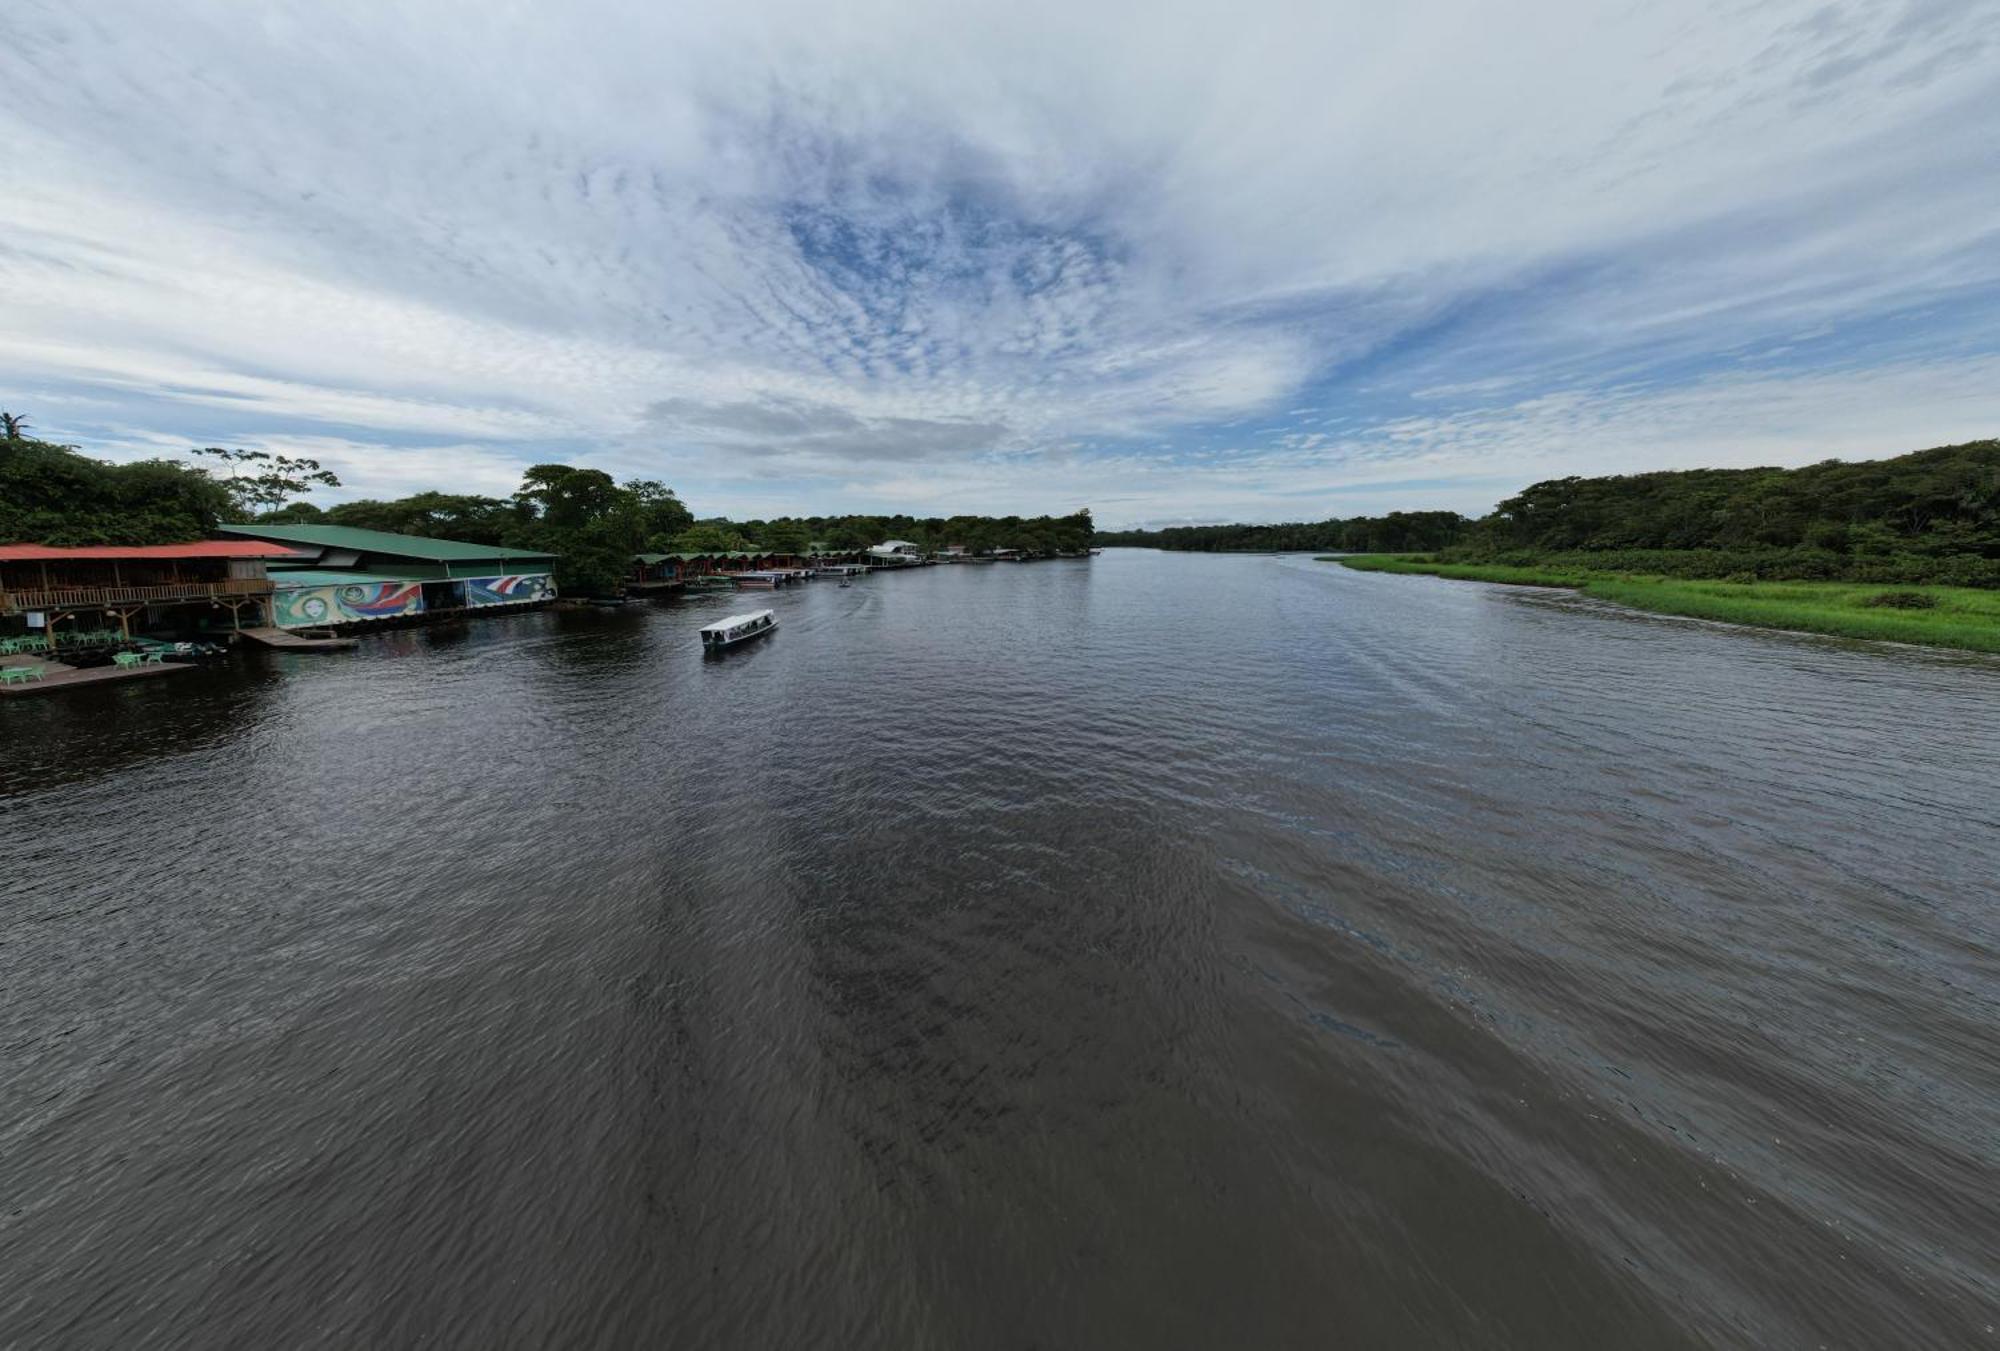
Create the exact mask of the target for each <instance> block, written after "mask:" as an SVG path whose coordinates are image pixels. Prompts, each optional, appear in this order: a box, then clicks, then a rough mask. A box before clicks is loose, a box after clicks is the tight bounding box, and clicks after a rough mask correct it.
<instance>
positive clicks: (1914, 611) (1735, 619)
mask: <svg viewBox="0 0 2000 1351" xmlns="http://www.w3.org/2000/svg"><path fill="white" fill-rule="evenodd" d="M1324 561H1326V562H1334V563H1340V564H1343V565H1345V566H1347V567H1350V568H1356V569H1358V570H1360V571H1362V572H1403V573H1423V574H1428V575H1431V576H1437V577H1451V578H1457V579H1460V580H1464V581H1473V582H1504V583H1507V584H1509V585H1513V586H1551V587H1569V588H1574V589H1575V590H1579V591H1581V592H1583V593H1584V594H1585V595H1587V596H1594V597H1596V598H1598V599H1599V600H1608V601H1613V602H1616V603H1617V604H1620V605H1630V606H1632V607H1633V608H1634V609H1639V610H1651V611H1654V612H1655V613H1658V614H1670V615H1686V616H1688V617H1690V618H1694V619H1714V620H1720V621H1722V622H1724V623H1729V624H1748V625H1752V626H1754V627H1756V628H1765V629H1790V630H1794V631H1796V632H1801V633H1825V634H1832V635H1835V636H1838V637H1843V638H1874V639H1880V640H1884V641H1888V642H1897V643H1921V644H1924V645H1925V646H1929V647H1955V648H1963V649H1965V650H1967V651H1971V652H2000V591H1985V590H1975V589H1973V588H1970V587H1955V586H1882V585H1876V584H1871V583H1861V582H1723V581H1690V580H1687V579H1685V578H1677V577H1650V576H1643V575H1636V574H1629V573H1615V572H1605V571H1598V570H1594V569H1590V568H1578V567H1572V566H1567V565H1563V566H1554V567H1536V566H1527V567H1514V566H1508V565H1504V564H1496V563H1440V562H1435V561H1432V560H1431V559H1430V558H1429V557H1428V556H1426V555H1422V554H1403V555H1396V554H1359V555H1354V556H1350V557H1333V556H1329V557H1328V558H1326V559H1325V560H1324Z"/></svg>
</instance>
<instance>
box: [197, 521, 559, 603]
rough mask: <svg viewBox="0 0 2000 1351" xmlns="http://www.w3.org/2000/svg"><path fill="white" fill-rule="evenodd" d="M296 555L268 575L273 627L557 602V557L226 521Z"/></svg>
mask: <svg viewBox="0 0 2000 1351" xmlns="http://www.w3.org/2000/svg"><path fill="white" fill-rule="evenodd" d="M221 529H222V530H223V532H224V533H226V534H230V535H235V536H244V537H250V538H255V539H258V540H265V541H269V542H271V543H273V544H278V545H282V546H284V547H286V548H287V549H290V550H292V551H294V552H295V553H296V554H298V555H300V557H298V558H297V559H296V560H288V561H287V562H286V564H285V566H284V567H283V568H281V569H276V570H273V571H272V573H271V586H272V594H271V622H272V623H273V624H274V625H276V626H277V627H278V628H286V629H298V628H317V627H320V626H323V625H341V624H368V623H380V622H386V621H390V620H399V619H408V618H413V617H416V616H419V615H438V614H460V613H477V612H481V611H485V612H492V611H499V610H507V609H517V608H523V607H526V606H532V605H542V604H546V603H547V602H549V601H551V600H554V599H555V595H556V584H555V578H554V577H553V576H552V575H551V568H552V567H553V566H554V564H555V561H556V555H555V554H549V553H539V552H537V551H535V550H533V549H508V548H503V547H501V546H499V545H494V544H468V543H466V542H464V541H462V540H449V539H427V538H425V537H424V536H422V535H398V534H394V533H392V532H390V531H387V530H361V529H357V528H355V527H353V526H344V525H265V524H256V525H225V526H223V527H221Z"/></svg>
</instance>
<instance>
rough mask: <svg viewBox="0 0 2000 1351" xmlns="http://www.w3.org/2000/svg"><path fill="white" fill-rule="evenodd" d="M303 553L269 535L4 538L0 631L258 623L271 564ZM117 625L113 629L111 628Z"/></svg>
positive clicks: (53, 634)
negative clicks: (113, 540) (68, 542)
mask: <svg viewBox="0 0 2000 1351" xmlns="http://www.w3.org/2000/svg"><path fill="white" fill-rule="evenodd" d="M304 558H305V555H303V554H300V553H297V552H295V551H294V550H293V549H291V548H290V547H289V546H287V545H284V544H279V543H272V542H269V541H264V540H249V539H210V540H196V541H194V542H192V543H187V544H129V545H128V544H117V545H92V546H90V547H87V548H74V549H66V548H58V547H54V546H50V545H43V544H5V545H0V636H8V635H39V636H42V637H47V638H50V639H52V640H53V641H54V642H55V644H56V645H57V646H58V647H60V646H61V645H62V644H63V641H64V639H65V637H66V636H69V637H80V636H81V635H83V634H85V633H89V634H92V635H95V636H97V637H99V638H100V639H101V638H102V637H103V635H106V634H113V636H114V637H122V638H130V637H131V636H132V635H133V634H135V633H147V632H151V631H165V632H171V633H174V634H177V635H178V634H191V633H195V632H199V631H202V630H211V629H235V628H243V627H246V626H248V627H255V626H257V625H260V624H262V623H263V622H264V617H265V607H266V606H267V605H268V604H269V602H270V599H271V596H272V593H273V591H274V589H275V583H274V582H273V580H272V578H271V576H270V575H269V573H268V572H267V566H268V565H269V564H271V563H274V562H282V563H294V562H303V561H304ZM114 630H115V633H114V632H113V631H114Z"/></svg>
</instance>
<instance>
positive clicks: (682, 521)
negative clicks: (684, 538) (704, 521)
mask: <svg viewBox="0 0 2000 1351" xmlns="http://www.w3.org/2000/svg"><path fill="white" fill-rule="evenodd" d="M625 491H626V492H628V493H630V494H631V495H632V499H633V501H634V503H635V504H636V505H637V507H638V510H639V514H640V516H641V518H642V521H643V531H644V534H645V541H646V544H647V545H648V546H649V547H650V546H651V545H653V544H654V543H660V544H664V543H665V541H667V540H669V539H672V538H673V537H674V536H675V535H678V534H679V533H680V532H681V531H683V530H685V529H687V528H688V527H689V526H691V525H693V524H694V513H693V512H691V511H689V510H688V509H687V506H686V504H685V503H683V502H682V501H681V499H680V498H679V497H678V496H676V495H675V493H674V490H673V489H672V488H669V487H668V486H667V485H666V484H664V483H661V482H660V481H659V480H658V479H649V478H634V479H627V480H625ZM655 552H658V550H655Z"/></svg>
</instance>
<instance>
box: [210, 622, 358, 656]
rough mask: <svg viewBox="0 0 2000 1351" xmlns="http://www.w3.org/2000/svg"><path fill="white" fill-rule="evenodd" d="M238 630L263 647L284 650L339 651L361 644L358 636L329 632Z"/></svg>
mask: <svg viewBox="0 0 2000 1351" xmlns="http://www.w3.org/2000/svg"><path fill="white" fill-rule="evenodd" d="M239 632H241V633H242V635H243V636H244V637H245V638H248V639H249V640H250V641H251V642H254V643H262V644H263V645H264V646H265V647H275V648H277V649H279V650H280V651H284V652H340V651H344V650H345V649H347V648H350V647H359V646H360V645H361V640H360V639H359V638H341V637H337V636H334V635H331V634H329V635H328V636H326V637H307V636H306V635H305V634H304V633H294V632H292V631H291V630H290V629H271V628H259V629H242V630H239Z"/></svg>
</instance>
